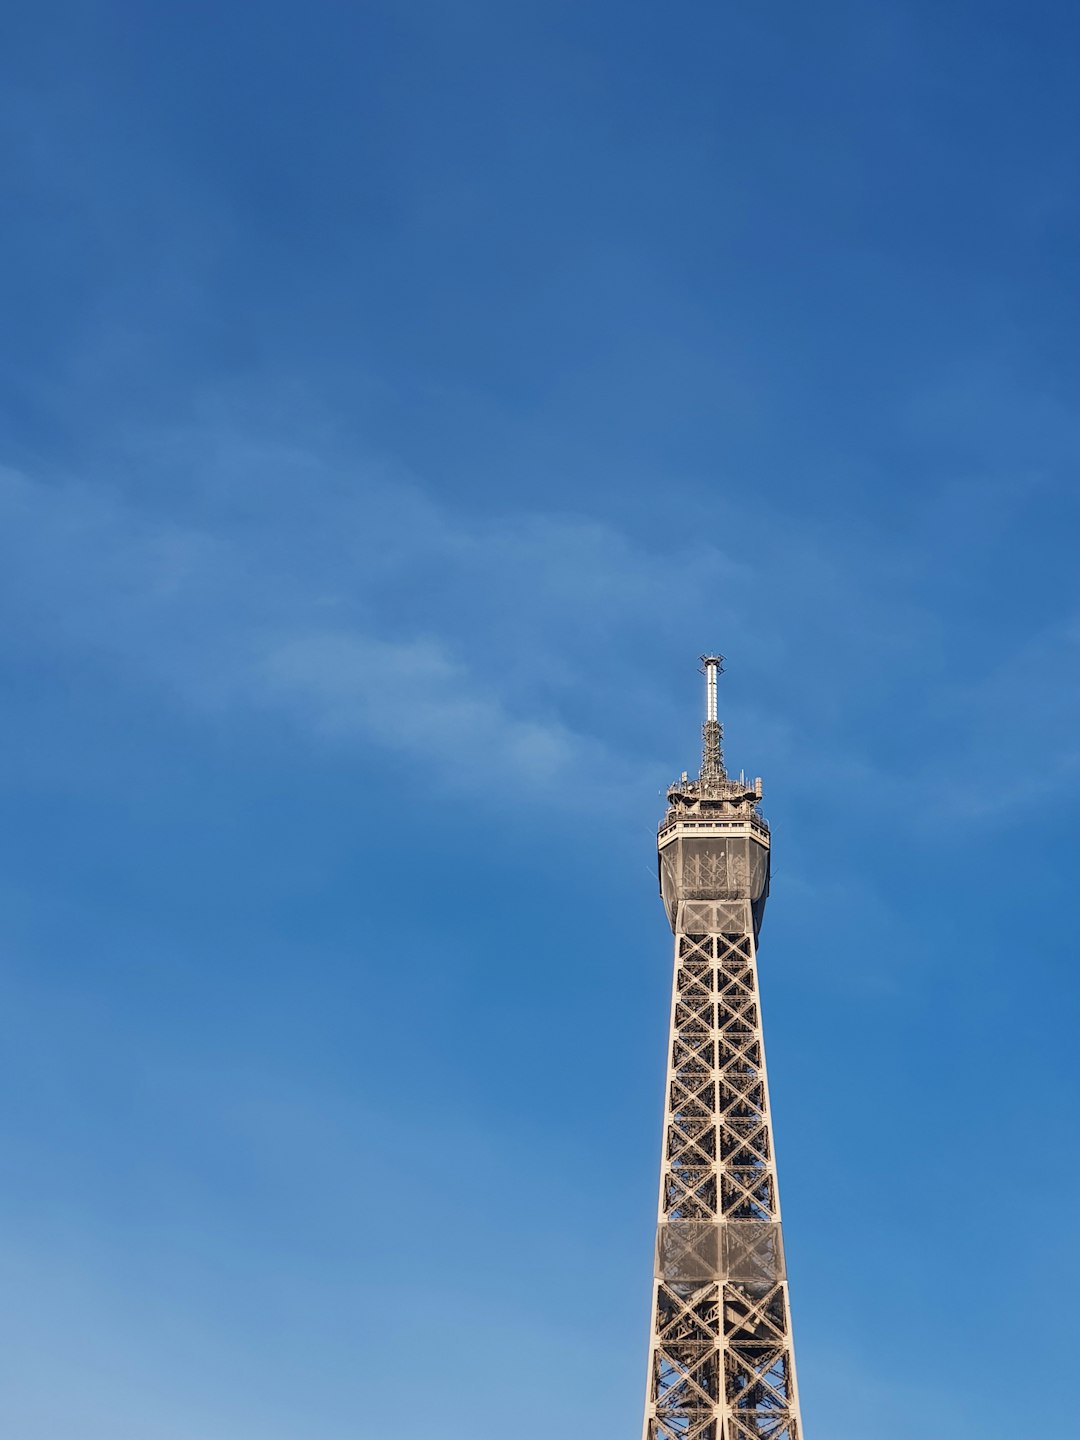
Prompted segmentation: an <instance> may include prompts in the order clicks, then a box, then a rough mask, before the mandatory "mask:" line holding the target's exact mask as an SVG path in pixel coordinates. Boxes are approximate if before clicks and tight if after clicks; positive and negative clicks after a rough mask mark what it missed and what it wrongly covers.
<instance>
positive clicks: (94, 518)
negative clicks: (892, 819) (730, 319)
mask: <svg viewBox="0 0 1080 1440" xmlns="http://www.w3.org/2000/svg"><path fill="white" fill-rule="evenodd" d="M141 458H142V463H143V465H144V469H145V477H144V479H145V483H144V485H143V486H142V490H141V492H140V493H137V494H133V493H132V492H131V491H130V489H129V491H128V492H127V493H123V492H121V491H120V490H119V489H117V488H115V487H113V488H111V487H110V486H109V485H107V484H105V483H102V482H101V481H100V480H98V479H95V480H93V481H92V482H80V483H72V482H64V481H42V480H34V479H32V478H29V477H27V476H24V475H19V474H14V473H12V472H10V471H9V472H6V473H4V474H3V475H2V476H0V509H2V513H3V533H2V535H0V560H2V564H3V574H2V576H0V592H3V593H6V599H7V605H8V609H9V613H11V614H18V615H19V616H20V617H21V622H22V630H23V633H24V635H25V636H26V637H27V638H28V640H29V642H30V643H31V644H33V645H35V646H38V647H41V648H43V649H45V650H47V649H48V648H49V647H55V646H75V647H78V648H79V649H80V651H81V652H82V653H84V654H87V655H91V656H94V655H96V656H98V657H99V659H100V663H102V664H109V665H113V666H116V667H119V669H121V670H122V671H123V672H125V673H127V674H129V675H133V676H138V677H141V678H143V679H144V680H150V681H152V682H153V683H156V684H157V685H159V686H163V687H166V688H167V689H169V690H170V691H172V692H173V693H174V694H176V695H177V696H178V698H180V699H181V700H182V701H183V703H184V704H185V705H187V706H190V707H193V708H195V709H202V710H208V709H209V710H213V711H216V712H222V711H230V710H235V711H237V712H238V713H239V712H243V713H244V714H245V715H247V716H248V717H249V718H250V717H251V716H252V715H253V714H255V713H257V712H258V711H259V710H264V711H270V712H273V713H276V714H279V715H283V716H287V717H288V718H289V720H290V722H291V723H293V724H294V725H295V726H296V727H297V728H298V730H299V731H302V732H305V733H307V734H308V735H309V736H310V737H311V738H312V740H313V741H315V742H319V743H332V744H335V745H343V744H361V745H366V746H374V747H376V748H377V749H378V750H380V751H383V752H385V753H387V754H390V755H395V756H397V757H399V759H401V760H402V761H403V762H413V761H416V762H419V763H423V764H424V765H425V766H427V767H428V773H429V775H430V776H431V777H433V778H436V779H438V780H439V781H440V782H443V783H451V784H461V785H473V784H475V783H476V782H477V780H478V779H480V778H481V777H484V776H487V777H498V778H509V777H513V778H514V780H515V782H516V783H518V784H521V785H526V786H528V787H530V789H531V790H532V791H533V792H535V793H538V794H539V793H541V792H546V793H548V794H549V795H550V796H551V797H552V798H553V799H554V798H555V797H556V796H557V795H561V796H562V797H563V798H564V799H565V798H567V797H569V796H571V795H574V794H576V795H579V796H580V795H582V794H586V795H588V796H595V795H596V794H597V793H598V792H603V793H606V794H608V795H609V796H613V795H616V794H618V793H619V792H620V791H622V790H624V789H625V787H626V785H627V784H631V785H633V786H637V787H642V786H644V787H646V788H649V787H650V786H651V785H652V784H654V783H656V784H659V783H662V781H663V780H664V779H666V778H667V768H672V769H674V768H676V766H675V765H670V766H665V765H664V764H662V763H660V764H658V763H657V762H656V760H654V759H650V758H648V756H649V754H650V753H653V754H655V751H656V749H657V748H659V747H658V745H657V740H656V738H655V737H657V736H662V735H664V734H665V733H668V734H672V735H674V734H675V728H674V727H675V725H676V723H677V725H678V735H679V736H681V737H683V742H681V743H685V741H686V740H689V739H690V736H689V734H688V730H687V726H686V722H685V706H684V704H683V703H680V704H679V705H678V706H676V705H675V704H674V702H673V698H672V697H668V696H666V695H664V694H662V693H658V691H657V687H656V685H655V683H654V681H653V680H652V679H651V677H653V676H655V675H656V674H657V673H664V674H667V673H670V671H669V670H668V669H667V667H668V666H669V664H670V657H671V656H672V655H673V654H678V655H679V656H680V658H682V657H684V656H685V657H686V659H687V660H689V658H690V657H692V656H693V655H694V654H695V653H696V652H697V650H698V648H700V647H702V646H704V645H706V644H713V643H716V640H717V639H721V640H723V643H724V646H725V648H730V649H731V650H733V651H734V652H735V653H736V655H737V657H738V662H739V665H740V669H741V670H742V671H743V674H744V678H743V682H742V684H740V685H738V686H733V687H732V689H731V691H730V692H729V695H728V696H727V697H726V698H727V701H728V705H727V710H728V715H729V718H730V719H731V720H732V722H733V725H734V728H735V730H736V732H737V733H738V734H739V735H740V736H752V739H753V746H754V754H753V755H752V756H748V757H746V758H747V760H748V763H749V765H750V766H752V767H754V768H756V769H766V770H767V769H769V767H771V769H772V772H773V773H774V774H776V773H777V772H779V774H780V776H782V778H783V782H784V784H785V788H787V789H788V790H789V791H794V790H797V789H798V788H800V787H804V788H808V789H813V788H814V787H815V786H818V785H819V784H820V776H821V774H823V773H826V772H836V773H838V774H842V775H843V776H844V777H845V782H846V783H847V784H849V785H850V786H853V787H857V789H858V794H859V803H860V804H862V805H863V806H870V805H877V806H878V807H882V808H885V809H887V810H890V811H892V810H895V812H896V813H897V815H898V816H901V815H902V814H903V813H904V812H905V811H906V810H907V809H908V808H909V807H908V806H907V797H908V796H909V795H910V786H911V785H912V784H913V783H915V784H921V785H925V786H926V787H927V791H926V794H927V799H928V800H929V801H930V802H933V801H934V798H935V797H936V799H937V802H938V803H940V804H941V805H942V806H943V807H947V808H948V809H949V810H950V811H951V812H953V813H954V814H964V815H967V816H968V817H969V818H970V819H972V820H974V821H979V820H981V819H985V818H986V817H987V816H990V815H992V814H993V813H995V812H996V811H999V810H1004V809H1006V808H1007V807H1008V806H1009V805H1011V804H1012V803H1014V800H1015V797H1016V796H1017V794H1019V793H1024V792H1027V793H1030V787H1031V786H1032V785H1034V786H1035V787H1036V788H1037V789H1042V790H1044V791H1047V792H1048V791H1049V790H1050V789H1052V788H1053V786H1055V785H1058V784H1064V785H1072V784H1073V783H1075V781H1076V779H1077V775H1078V771H1080V758H1078V752H1077V747H1076V744H1075V740H1074V731H1075V722H1076V720H1077V718H1078V717H1080V683H1077V682H1076V681H1075V680H1074V679H1073V678H1072V677H1074V676H1075V674H1076V665H1075V660H1076V633H1077V629H1076V622H1075V621H1071V620H1070V619H1069V618H1068V617H1066V618H1063V619H1056V620H1048V622H1047V624H1046V626H1045V628H1044V630H1043V632H1042V633H1041V634H1039V635H1037V636H1033V637H1031V638H1030V639H1029V640H1027V641H1026V642H1025V644H1024V646H1023V647H1022V648H1021V650H1020V651H1019V652H1018V653H1017V654H1015V655H1011V656H1009V655H1006V656H1002V657H1001V658H1000V661H998V660H997V659H995V668H994V670H993V671H991V672H990V673H982V674H979V673H974V674H972V673H970V671H969V672H967V673H961V674H956V675H954V674H953V673H951V672H950V671H948V670H947V668H946V666H945V662H944V658H943V657H944V653H945V650H946V648H947V645H946V640H945V638H944V637H943V633H942V627H943V624H944V623H945V622H944V621H943V618H942V615H941V613H940V609H939V608H936V607H935V604H934V601H933V596H932V595H931V594H928V593H927V588H928V585H929V583H930V582H929V579H928V577H929V576H930V575H931V574H932V573H933V571H934V567H935V563H936V562H935V556H936V548H935V547H936V545H937V540H936V534H935V532H934V530H933V526H932V525H928V529H927V534H926V536H925V537H924V538H923V540H922V541H920V539H919V537H918V536H917V535H916V536H912V535H911V534H908V535H904V536H901V537H898V538H897V539H895V540H892V539H890V537H889V536H887V535H883V534H881V533H878V532H873V533H871V532H869V531H867V530H866V529H865V527H859V526H857V525H855V524H852V525H851V526H849V527H848V528H847V529H846V530H844V531H836V530H835V529H834V530H826V529H824V528H821V527H813V526H809V525H806V524H802V525H795V524H793V523H790V522H788V521H786V520H785V519H784V518H783V517H768V516H765V515H757V516H754V515H745V514H744V515H741V516H739V517H738V518H737V520H736V517H731V524H730V526H729V527H728V528H726V529H725V526H724V525H723V524H719V523H718V524H717V525H716V526H714V527H711V528H710V529H709V531H708V532H703V533H701V534H697V535H693V534H691V535H684V534H681V533H680V534H670V535H669V534H663V535H654V536H649V537H642V536H633V535H631V534H629V533H627V532H624V531H622V530H620V529H618V528H617V527H616V526H615V525H614V524H611V523H604V522H602V521H599V520H597V519H595V518H592V517H589V516H578V515H569V514H553V513H549V514H544V513H523V512H515V511H512V510H511V511H508V512H507V513H504V514H492V513H490V511H489V512H488V513H484V514H479V515H477V514H471V513H469V512H468V511H466V510H464V509H458V510H451V509H449V508H447V507H446V506H444V505H441V504H439V503H438V502H437V501H435V500H434V499H433V498H432V496H431V495H430V494H429V493H427V492H425V490H424V489H423V488H422V487H421V486H419V485H418V484H417V483H416V482H415V481H414V480H412V479H411V478H410V477H403V476H400V475H396V474H394V473H393V472H392V470H391V469H390V467H387V466H381V465H378V464H374V463H367V462H364V463H357V462H355V461H352V462H342V461H340V460H329V459H325V458H323V457H322V456H321V455H320V454H318V453H315V452H313V451H311V450H305V449H304V448H303V447H299V446H288V445H281V444H270V443H268V442H259V443H257V442H253V441H251V440H249V439H247V438H245V437H243V436H239V437H238V436H237V435H236V434H235V433H233V432H230V431H225V430H212V431H211V432H209V433H206V434H202V433H200V434H196V435H194V436H181V437H159V438H158V441H157V444H156V446H154V445H151V444H150V443H149V440H148V442H147V444H146V446H145V453H144V454H143V455H142V457H141ZM178 475H179V476H183V477H187V478H186V483H184V484H180V483H179V482H178V480H177V476H178ZM952 503H953V500H951V499H950V498H949V497H948V496H945V497H943V499H942V504H945V505H949V504H952ZM717 514H718V516H719V515H720V512H719V511H718V512H717ZM931 519H932V517H931ZM725 535H731V536H736V535H739V536H745V535H752V536H753V537H754V545H753V547H747V546H746V545H743V544H735V543H730V544H724V543H722V541H723V538H724V536H725ZM691 693H692V691H691V689H690V681H689V677H688V684H687V695H689V694H691ZM682 700H683V697H680V702H682ZM899 707H903V716H902V718H901V715H900V708H899ZM676 711H677V712H678V718H677V720H676V718H675V717H676ZM905 727H906V728H908V729H910V728H911V727H915V728H916V729H918V728H920V727H921V729H922V731H923V732H924V733H926V734H927V735H932V734H934V733H935V727H936V728H937V733H938V734H939V735H940V737H941V743H940V745H939V746H938V747H937V749H936V751H935V752H934V753H932V754H931V753H929V752H927V754H926V756H925V758H920V759H916V760H914V761H913V760H912V759H911V758H910V755H909V756H905V757H903V758H902V761H901V762H899V763H898V762H897V760H896V757H895V755H894V753H893V751H892V749H891V742H892V740H893V736H894V733H895V735H896V736H897V737H898V738H899V739H900V740H903V738H904V730H905ZM1005 737H1007V740H1006V738H1005ZM660 743H661V744H662V743H663V741H662V740H661V741H660ZM675 743H680V742H678V741H676V742H675ZM690 743H691V744H692V743H693V742H692V741H690ZM1007 757H1017V759H1018V761H1019V763H1018V764H1015V763H1014V764H1012V765H1011V766H1010V765H1005V764H1003V763H1002V762H1004V761H1005V760H1006V758H1007ZM730 758H731V760H732V763H733V764H735V765H738V764H740V763H742V758H743V757H742V755H741V754H740V753H738V751H736V752H734V753H732V755H731V757H730ZM692 761H693V756H692V754H689V753H687V750H686V749H683V750H681V751H680V752H679V754H678V757H677V766H678V768H681V765H682V764H686V763H692ZM1010 769H1011V772H1012V773H1016V771H1017V770H1020V771H1022V772H1023V777H1022V778H1018V779H1017V780H1016V781H1010V782H1009V783H1008V784H1004V783H1002V775H1003V773H1005V772H1006V771H1009V770H1010Z"/></svg>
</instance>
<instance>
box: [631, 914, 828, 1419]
mask: <svg viewBox="0 0 1080 1440" xmlns="http://www.w3.org/2000/svg"><path fill="white" fill-rule="evenodd" d="M685 908H686V907H684V909H685ZM723 908H724V909H727V910H728V911H729V912H731V913H730V914H729V916H728V919H727V921H726V922H725V923H727V924H729V925H731V924H732V918H733V915H734V913H736V912H737V911H744V912H745V924H744V925H742V926H739V927H736V928H732V929H728V930H725V931H722V932H715V931H714V932H711V933H698V932H688V931H685V930H679V931H678V932H677V933H676V936H675V976H674V984H673V990H672V1003H671V1046H670V1051H669V1057H668V1074H667V1101H666V1107H665V1116H664V1142H663V1159H662V1165H661V1178H660V1205H659V1224H658V1233H657V1249H656V1280H655V1287H654V1294H653V1313H652V1337H651V1342H650V1351H649V1379H648V1390H647V1394H646V1404H645V1425H644V1431H643V1437H644V1440H802V1428H801V1424H800V1420H799V1408H798V1397H797V1393H796V1387H795V1357H794V1353H793V1350H792V1344H791V1318H790V1310H789V1305H788V1287H787V1280H786V1272H785V1268H784V1256H783V1244H782V1240H781V1230H780V1200H779V1195H778V1193H777V1185H776V1162H775V1156H774V1152H773V1143H772V1127H771V1123H770V1116H769V1093H768V1079H767V1076H766V1070H765V1048H764V1041H763V1038H762V1030H761V1007H760V1003H759V998H758V986H757V959H756V953H755V946H754V936H753V927H752V923H751V918H750V907H749V904H748V903H744V904H743V905H741V906H740V905H729V906H726V907H723ZM691 921H692V916H691Z"/></svg>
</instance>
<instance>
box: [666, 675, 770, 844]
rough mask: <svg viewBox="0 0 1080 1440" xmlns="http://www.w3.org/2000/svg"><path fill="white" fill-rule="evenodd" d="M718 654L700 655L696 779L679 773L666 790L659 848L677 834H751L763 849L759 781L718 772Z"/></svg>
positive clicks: (720, 769) (765, 825) (765, 828)
mask: <svg viewBox="0 0 1080 1440" xmlns="http://www.w3.org/2000/svg"><path fill="white" fill-rule="evenodd" d="M723 661H724V657H723V656H722V655H703V656H702V657H701V665H702V670H703V673H704V675H705V681H706V710H705V724H704V726H703V727H702V741H703V744H702V756H701V774H700V775H699V777H698V778H697V779H696V780H691V779H690V778H689V776H688V775H687V773H686V771H685V770H684V771H683V773H682V775H681V776H680V777H679V779H678V780H677V781H676V782H675V783H674V785H670V786H669V787H668V792H667V811H666V813H665V815H664V818H663V819H662V820H661V821H660V826H659V831H658V834H657V843H658V845H659V846H660V847H661V848H663V846H664V845H665V844H666V843H667V842H668V841H669V840H672V839H674V837H675V836H676V835H679V834H697V835H705V834H731V833H732V832H734V833H736V834H738V833H742V834H752V835H753V836H754V838H755V839H756V840H757V841H758V842H759V843H760V844H763V845H768V844H769V823H768V821H767V820H766V819H765V817H764V816H763V815H762V814H760V813H759V811H758V805H759V804H760V802H761V795H762V787H761V780H760V778H759V779H755V780H753V781H750V780H747V779H745V778H744V777H743V776H741V775H740V776H739V778H738V779H737V780H735V779H730V778H729V777H728V774H727V771H726V770H725V769H724V750H723V736H724V732H723V727H722V726H721V724H720V722H719V720H718V719H717V713H716V679H717V676H718V675H719V674H721V673H722V671H723Z"/></svg>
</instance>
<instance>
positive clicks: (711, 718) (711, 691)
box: [701, 655, 727, 785]
mask: <svg viewBox="0 0 1080 1440" xmlns="http://www.w3.org/2000/svg"><path fill="white" fill-rule="evenodd" d="M701 670H702V674H703V675H704V676H705V724H704V726H703V727H702V732H701V733H702V742H703V743H702V749H701V783H702V784H703V785H714V784H716V783H717V782H718V781H720V780H725V779H726V778H727V772H726V771H725V769H724V727H723V726H722V725H721V724H720V721H719V720H718V719H717V718H716V677H717V676H718V675H722V674H723V673H724V657H723V655H702V657H701Z"/></svg>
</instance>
